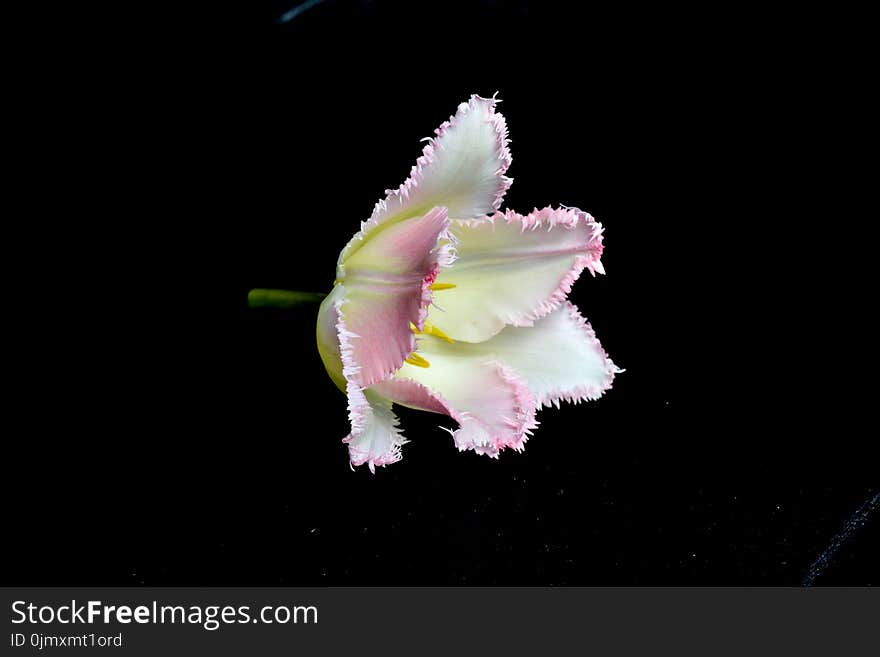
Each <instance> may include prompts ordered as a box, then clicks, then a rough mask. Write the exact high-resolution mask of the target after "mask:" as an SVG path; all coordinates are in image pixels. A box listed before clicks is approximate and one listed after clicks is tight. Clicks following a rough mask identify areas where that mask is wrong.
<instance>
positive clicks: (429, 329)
mask: <svg viewBox="0 0 880 657" xmlns="http://www.w3.org/2000/svg"><path fill="white" fill-rule="evenodd" d="M409 328H410V330H411V331H412V332H413V333H415V334H416V335H422V334H424V335H433V336H434V337H437V338H440V339H441V340H446V342H448V343H449V344H452V343H453V342H455V340H453V339H452V338H450V337H449V336H448V335H446V334H445V333H444V332H443V331H441V330H440V329H438V328H437V327H436V326H434V325H433V324H431V323H430V322H425V328H423V329H422V330H421V331H420V330H419V327H418V326H416V325H415V324H413V323H412V322H410V323H409Z"/></svg>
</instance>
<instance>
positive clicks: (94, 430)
mask: <svg viewBox="0 0 880 657" xmlns="http://www.w3.org/2000/svg"><path fill="white" fill-rule="evenodd" d="M571 4H572V5H574V4H579V3H571ZM289 6H290V5H288V4H285V3H281V2H264V3H247V4H242V5H240V6H228V5H227V6H222V7H218V6H216V5H212V6H210V7H209V6H205V7H199V8H198V9H196V8H195V6H193V7H190V8H189V9H188V10H187V11H185V12H184V11H183V10H181V9H180V8H175V9H174V10H173V11H172V10H166V9H164V8H159V7H152V6H151V7H145V8H144V7H140V8H138V12H137V13H136V15H125V16H123V15H120V14H119V13H118V12H119V11H121V10H119V9H118V8H117V9H116V10H115V11H116V12H117V13H113V11H110V12H109V13H108V10H106V9H101V10H98V9H93V10H92V9H90V10H88V12H87V13H86V14H85V18H86V20H85V21H84V22H86V23H88V24H89V29H88V30H79V29H75V28H73V27H71V24H70V23H67V22H65V18H66V15H60V16H59V15H57V14H54V15H52V16H50V17H49V18H47V17H45V16H43V17H41V18H40V19H39V20H36V21H35V22H32V23H31V25H35V26H36V27H37V30H38V31H44V32H45V33H46V34H45V35H44V36H48V37H49V40H50V42H52V43H55V44H56V45H58V44H63V47H58V48H55V49H50V50H45V51H40V52H37V49H35V48H33V49H31V50H29V51H28V50H25V51H22V53H23V54H22V55H21V59H22V61H24V62H31V63H34V64H36V66H35V68H34V70H35V71H39V74H36V73H35V74H34V75H29V74H28V71H29V70H30V69H27V68H20V71H22V72H24V75H23V76H22V77H23V78H24V79H25V81H26V82H27V83H28V85H29V86H30V87H31V88H32V89H33V90H34V92H35V94H36V93H39V98H40V100H39V101H37V102H34V103H33V108H32V117H31V118H34V117H35V118H36V119H37V122H38V123H39V124H40V126H39V128H38V129H35V130H33V131H27V130H25V129H24V128H21V129H20V130H19V132H20V133H21V134H22V135H23V136H24V137H25V141H28V140H30V147H29V148H27V149H26V151H25V153H24V154H23V155H21V159H20V161H19V165H20V166H19V167H18V173H19V174H23V175H22V176H21V177H22V180H23V182H22V183H21V184H22V190H24V191H25V193H26V197H27V203H26V204H25V205H23V206H22V209H20V210H19V211H18V212H17V213H16V217H17V218H18V221H16V222H15V226H16V228H21V230H22V237H21V238H19V239H17V240H16V241H11V242H9V246H10V247H11V248H10V250H16V249H18V248H21V249H22V250H29V251H30V250H32V251H33V253H34V257H28V258H27V259H25V260H26V262H25V263H24V264H23V265H22V266H21V267H19V268H18V269H16V270H15V272H14V275H13V277H12V278H11V279H10V280H11V281H12V282H13V283H14V284H15V286H16V289H17V291H18V293H19V296H21V297H24V298H23V299H22V300H21V305H17V306H15V308H16V309H17V310H16V311H15V314H17V316H19V317H21V316H24V318H25V319H31V318H34V319H36V321H35V322H33V323H32V324H33V326H32V327H31V328H29V329H27V331H26V334H25V335H23V336H21V337H16V339H15V342H12V343H11V345H12V348H11V349H10V351H11V352H12V353H13V355H14V356H17V357H18V358H19V359H20V360H21V361H23V362H24V364H25V368H24V369H23V371H22V373H21V375H20V379H18V383H17V385H16V386H15V390H16V392H15V393H13V394H12V395H11V396H10V397H9V401H10V402H11V404H12V405H13V406H14V407H15V410H16V411H18V412H19V413H20V414H23V417H24V421H23V422H20V423H16V424H17V427H16V428H14V429H13V430H12V431H10V435H8V436H7V440H6V445H7V448H8V451H7V454H8V457H7V458H6V459H4V461H5V463H4V468H5V471H6V476H5V477H4V480H5V484H6V486H7V494H6V495H5V502H4V504H5V506H6V509H7V510H6V513H5V517H6V518H7V521H6V523H7V527H6V528H5V530H4V535H5V542H6V547H7V556H6V557H5V566H4V576H3V581H4V583H6V584H19V585H25V584H27V585H33V584H79V585H127V584H153V585H221V584H224V585H237V584H248V585H273V584H287V585H322V584H327V585H334V584H335V585H340V584H374V585H390V584H613V585H630V584H647V585H657V584H674V585H678V584H682V585H683V584H727V585H739V584H777V585H780V584H785V585H789V584H798V583H799V582H800V581H801V579H802V578H803V576H804V575H805V573H806V571H807V569H808V567H809V565H810V563H811V562H812V561H813V560H814V559H815V558H816V557H817V556H818V555H819V554H820V553H821V552H822V550H823V549H824V548H825V547H826V546H827V545H828V544H829V543H830V542H831V540H832V538H833V536H834V535H835V534H836V533H837V532H838V531H839V530H840V529H841V528H842V526H843V524H844V523H845V522H846V520H847V519H848V518H849V516H850V514H852V513H853V512H854V511H855V510H856V508H858V507H859V505H860V504H862V503H863V502H864V501H865V500H866V499H867V498H868V497H869V496H870V495H872V494H874V493H876V490H877V478H876V474H875V473H873V472H872V470H873V463H872V459H871V457H870V456H869V454H870V451H871V448H870V447H869V446H870V445H871V444H872V443H874V442H876V439H875V438H872V433H871V431H870V430H867V429H863V428H861V425H860V424H859V423H858V422H857V421H856V420H855V418H854V414H853V409H856V408H860V407H861V406H863V405H864V404H866V403H869V400H868V399H867V397H868V394H867V393H866V392H865V390H864V389H863V388H861V387H860V386H859V385H858V384H857V383H856V382H855V381H854V380H851V379H849V378H848V376H847V373H846V371H845V368H846V367H847V365H848V364H849V365H855V364H856V363H854V362H853V355H854V354H855V355H856V357H858V354H859V353H860V352H858V350H856V349H855V348H854V347H853V343H854V341H855V338H856V337H857V332H858V330H861V329H856V328H851V327H854V326H858V325H861V321H860V315H859V311H855V310H852V309H851V307H850V306H849V305H848V304H847V302H846V301H845V300H844V299H843V297H842V293H841V294H837V293H836V292H835V293H832V294H828V292H829V288H833V287H834V286H833V285H832V283H831V281H830V280H829V278H828V276H829V275H830V272H836V273H838V274H839V273H840V272H841V271H845V272H848V271H849V269H848V268H849V267H851V266H853V265H852V261H853V260H855V259H856V258H854V257H848V255H846V254H850V253H854V252H851V251H847V250H843V252H844V254H845V255H841V247H840V245H839V243H840V241H841V234H843V235H845V234H846V231H847V230H848V228H847V226H849V225H850V224H847V223H846V222H847V221H854V220H855V219H853V217H854V216H855V217H857V216H858V215H851V214H850V215H847V214H846V213H844V212H842V208H843V204H844V200H843V197H844V196H845V194H844V193H842V192H838V191H837V187H836V186H837V184H838V183H839V182H840V180H839V179H840V178H844V177H845V178H846V179H847V181H848V182H849V183H850V184H853V185H857V184H858V179H857V178H852V177H849V176H848V174H843V173H842V172H841V167H842V166H843V164H842V160H841V158H840V157H839V154H838V153H837V151H836V148H837V145H838V143H839V142H840V141H846V140H847V139H848V134H847V130H848V129H851V128H850V127H848V124H847V123H846V122H845V121H841V120H840V117H841V115H842V114H846V115H847V116H850V117H851V116H852V112H851V111H850V109H849V107H847V108H844V109H845V111H842V112H841V109H842V108H841V106H840V105H841V103H842V101H840V98H841V97H840V96H839V95H838V93H837V91H838V90H839V88H840V87H846V86H847V82H846V79H845V76H844V74H843V73H842V72H838V71H836V70H834V71H831V73H832V74H831V75H830V76H829V75H827V73H828V68H829V65H828V64H827V62H826V60H825V59H823V52H824V47H823V45H822V44H823V34H825V32H823V30H822V28H817V27H816V26H815V24H810V26H809V27H807V25H806V23H804V22H803V20H805V17H804V16H801V15H792V14H787V15H783V16H770V15H769V14H768V13H767V12H766V10H762V11H759V10H754V11H753V10H749V9H747V8H744V7H742V6H739V5H738V6H737V8H729V9H723V8H719V9H716V10H713V11H712V13H708V12H706V11H705V10H687V11H685V10H681V11H678V10H674V9H670V8H664V9H654V10H645V9H641V8H637V7H635V6H627V7H620V8H619V9H617V10H614V11H611V10H608V9H606V8H598V7H597V6H594V5H591V4H583V5H582V6H579V8H578V9H574V8H572V6H566V5H554V4H552V3H529V2H446V3H440V2H408V3H407V2H391V1H380V0H376V1H375V2H345V1H343V0H338V1H334V0H327V1H326V2H324V3H322V4H320V5H319V6H317V7H315V8H313V9H311V10H309V11H307V12H305V13H303V14H301V15H300V16H298V17H297V18H296V19H294V20H293V21H291V22H290V23H287V24H278V23H277V22H276V19H277V18H278V17H279V16H280V15H281V14H282V13H283V12H284V11H285V10H286V9H288V8H289ZM68 11H71V12H72V11H73V10H70V9H69V10H68ZM80 11H86V10H83V9H82V8H78V9H77V12H80ZM79 17H80V18H82V16H81V15H80V16H79ZM811 18H816V17H811ZM828 29H829V30H830V28H828ZM832 68H833V67H832ZM495 92H498V93H499V97H500V98H501V99H502V101H503V102H502V104H501V105H500V110H501V111H502V112H503V113H504V114H505V116H506V117H507V120H508V125H509V128H510V133H511V138H512V145H511V148H512V152H513V165H512V167H511V169H510V171H509V173H510V175H512V176H513V177H514V179H515V183H514V185H513V187H512V188H511V190H510V191H509V192H508V195H507V197H506V200H505V206H506V207H511V208H514V209H517V210H518V211H521V212H526V211H529V210H531V209H532V208H533V207H535V206H537V207H543V206H544V205H547V204H558V203H564V204H566V205H573V206H578V207H580V208H582V209H584V210H586V211H588V212H590V213H592V214H593V215H594V216H595V217H596V218H597V219H598V220H599V221H601V222H602V223H603V224H604V226H605V229H606V233H605V244H606V252H605V257H603V262H604V263H605V266H606V268H607V271H608V274H607V276H604V277H597V278H592V277H590V276H588V275H587V276H585V277H583V278H582V279H581V280H580V281H579V282H578V283H577V285H576V286H575V290H574V292H573V295H572V298H573V300H574V301H575V302H576V303H577V305H578V306H579V307H580V308H581V311H582V313H583V314H584V315H585V316H586V317H587V318H588V319H589V320H590V321H591V323H592V324H593V326H594V328H595V329H596V331H597V333H598V336H599V338H600V339H601V340H602V343H603V345H604V346H605V348H606V349H607V350H608V352H609V354H610V355H611V356H612V358H614V360H615V362H616V363H617V364H618V365H620V366H621V367H623V368H625V369H626V370H627V371H626V373H625V374H622V375H620V376H619V377H618V379H617V380H616V381H615V384H614V387H613V389H612V390H611V391H610V392H609V393H607V395H606V396H605V397H604V398H603V399H602V400H600V401H599V402H595V403H590V404H585V405H580V406H566V407H563V408H562V409H561V410H559V411H555V410H554V411H545V412H542V413H541V414H540V416H539V419H540V421H541V426H540V428H539V430H538V431H537V432H536V434H535V436H534V438H532V439H531V440H530V441H529V443H528V445H527V448H526V450H525V452H524V453H522V454H516V453H512V452H510V453H504V454H503V455H502V456H501V458H500V459H499V460H498V461H494V460H490V459H488V458H485V457H479V456H476V455H474V454H473V453H458V452H457V451H456V450H455V448H454V447H453V445H452V443H451V440H450V438H449V436H448V434H446V433H445V432H443V431H441V430H439V429H438V428H437V424H438V422H440V423H444V421H443V420H442V419H440V418H438V416H432V415H429V414H422V413H417V412H411V411H407V410H406V409H403V410H402V411H401V412H400V416H401V418H402V421H403V425H404V427H405V431H406V434H407V436H408V437H409V438H410V440H411V442H410V444H408V445H407V446H406V447H405V448H404V459H403V461H402V462H400V463H398V464H395V465H392V466H389V467H386V468H381V469H379V471H378V472H377V473H376V474H375V475H373V474H371V473H370V472H369V471H367V470H366V469H365V468H361V469H358V470H357V471H355V472H352V471H351V470H350V469H349V466H348V460H347V452H346V449H345V446H344V445H342V444H341V443H340V439H341V438H342V437H343V436H345V435H346V434H347V432H348V423H347V417H346V409H345V399H344V397H343V396H342V395H341V394H340V393H339V392H338V391H337V390H336V389H335V387H334V386H333V384H332V383H331V382H330V380H329V379H328V378H327V376H326V375H325V373H324V371H323V367H322V365H321V363H320V360H319V358H318V355H317V352H316V349H315V346H314V319H315V317H314V311H313V310H302V311H277V312H276V311H252V310H248V309H247V308H246V306H245V297H246V294H247V291H248V290H249V289H250V288H252V287H278V288H290V289H300V290H314V291H326V290H328V289H329V287H330V286H331V284H332V280H333V277H334V266H335V262H336V256H337V254H338V252H339V250H340V249H341V248H342V246H343V245H344V244H345V243H346V241H347V240H348V239H349V237H350V236H351V234H353V233H354V232H355V231H356V230H357V228H358V224H359V222H360V221H361V220H363V219H365V218H367V217H368V216H369V213H370V211H371V209H372V206H373V204H374V203H375V202H376V200H378V198H380V197H381V196H382V195H383V190H384V189H386V188H389V187H394V186H396V185H398V184H399V183H400V182H401V181H402V180H403V179H404V178H405V177H406V175H407V174H408V172H409V168H410V166H411V165H412V163H413V162H414V160H415V158H416V157H417V155H418V154H419V152H420V149H421V145H420V143H419V139H421V138H422V137H425V136H429V135H431V134H432V131H433V129H434V128H435V127H437V126H438V125H439V124H440V123H441V122H442V121H443V120H445V119H446V118H448V116H449V115H450V114H451V113H453V112H454V110H455V108H456V106H457V104H458V103H460V102H462V101H464V100H466V99H467V98H468V97H469V95H470V94H472V93H477V94H480V95H483V96H491V95H492V94H493V93H495ZM33 97H34V98H36V97H37V96H36V95H35V96H33ZM853 111H854V110H853ZM829 197H833V198H831V206H830V207H831V209H829V206H828V205H827V202H828V200H829ZM841 215H844V216H843V217H842V218H841ZM841 222H843V223H841ZM853 277H854V279H857V278H858V276H856V275H855V274H853ZM844 289H845V288H844ZM16 298H17V299H18V297H16ZM16 303H18V301H16ZM834 336H839V337H834ZM446 424H447V426H448V422H446ZM878 546H880V538H878V523H877V522H873V523H868V524H867V526H865V527H863V528H862V529H861V531H860V532H859V533H858V534H857V535H856V537H855V538H854V539H853V540H851V541H849V542H847V543H846V544H845V545H844V546H843V547H842V548H841V550H840V552H839V553H838V554H837V556H836V558H835V560H834V561H833V562H832V564H831V566H830V567H829V569H828V570H827V572H825V573H823V575H822V576H820V578H819V579H818V580H817V583H819V584H877V583H878V581H880V572H878V565H877V559H876V554H877V553H878Z"/></svg>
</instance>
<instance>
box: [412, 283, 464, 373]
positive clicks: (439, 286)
mask: <svg viewBox="0 0 880 657" xmlns="http://www.w3.org/2000/svg"><path fill="white" fill-rule="evenodd" d="M454 287H455V283H432V284H431V289H432V290H433V291H434V292H439V291H440V290H451V289H452V288H454ZM409 328H410V330H411V331H412V332H413V333H415V334H416V335H433V336H434V337H435V338H440V339H441V340H446V342H448V343H449V344H452V343H453V342H455V340H453V339H452V338H450V337H449V336H448V335H446V333H444V332H443V331H441V330H440V329H439V328H437V327H436V326H434V325H433V324H431V323H430V322H425V325H424V326H423V327H422V330H421V331H420V330H419V327H418V326H416V325H415V324H413V323H412V322H410V323H409ZM405 362H407V363H409V364H410V365H415V366H416V367H431V363H429V362H428V361H427V360H425V359H424V358H423V357H422V356H419V354H418V353H417V352H415V351H414V352H413V353H412V354H410V356H409V358H407V359H406V361H405Z"/></svg>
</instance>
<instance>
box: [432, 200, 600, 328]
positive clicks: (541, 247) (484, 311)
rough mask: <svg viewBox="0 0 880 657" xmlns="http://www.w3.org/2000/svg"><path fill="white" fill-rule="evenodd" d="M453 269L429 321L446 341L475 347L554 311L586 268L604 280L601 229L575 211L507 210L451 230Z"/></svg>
mask: <svg viewBox="0 0 880 657" xmlns="http://www.w3.org/2000/svg"><path fill="white" fill-rule="evenodd" d="M451 230H452V232H453V234H454V235H455V237H456V238H457V240H458V245H457V251H458V260H457V261H456V262H455V266H454V267H452V268H450V269H447V270H444V271H441V272H440V273H439V274H438V276H437V283H439V284H444V285H450V286H454V288H455V289H452V290H450V291H448V292H442V293H440V295H438V297H437V300H436V307H435V308H432V309H431V311H430V313H429V317H428V321H429V322H431V323H432V324H434V325H436V326H438V327H439V328H441V329H442V330H443V331H444V332H445V333H446V334H447V335H449V336H450V337H452V338H454V339H456V340H463V341H466V342H481V341H484V340H487V339H489V338H491V337H492V336H493V335H496V334H497V333H498V332H499V331H501V329H503V328H504V327H505V326H507V325H512V326H531V325H532V324H534V322H535V321H536V320H537V319H540V318H541V317H543V316H545V315H547V314H548V313H549V312H551V311H553V310H554V309H555V308H558V307H559V305H560V304H562V302H563V301H565V298H566V296H567V295H568V293H569V292H570V291H571V286H572V284H573V283H574V281H575V280H577V278H578V276H580V273H581V272H582V271H583V270H584V269H585V268H586V269H589V270H590V273H592V274H596V273H597V272H598V273H600V274H601V273H604V272H605V270H604V268H603V267H602V262H601V260H600V258H601V256H602V249H603V246H602V225H601V224H599V223H598V222H596V221H595V220H594V219H593V217H592V216H590V215H589V214H587V213H586V212H582V211H580V210H578V209H576V208H561V209H553V208H549V207H548V208H544V209H543V210H535V211H534V212H532V213H531V214H529V215H526V216H522V215H520V214H517V213H515V212H512V211H509V210H508V211H507V212H505V213H498V214H495V215H494V216H492V217H489V218H484V219H481V220H472V221H458V222H454V223H453V225H452V229H451Z"/></svg>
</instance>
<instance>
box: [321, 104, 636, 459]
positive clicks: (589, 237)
mask: <svg viewBox="0 0 880 657" xmlns="http://www.w3.org/2000/svg"><path fill="white" fill-rule="evenodd" d="M497 102H498V101H497V100H496V99H494V98H492V99H486V98H480V97H479V96H472V97H471V99H470V101H469V102H467V103H462V104H461V105H459V107H458V111H457V112H456V114H455V115H454V116H453V117H451V118H450V120H449V121H447V122H446V123H444V124H443V125H441V126H440V127H439V128H438V129H437V130H436V136H435V137H434V138H433V139H431V140H430V141H429V143H428V144H427V145H426V146H425V149H424V151H423V153H422V156H421V157H420V158H419V159H418V160H417V162H416V165H415V166H414V167H413V169H412V171H411V173H410V177H409V178H408V179H407V180H406V182H404V183H403V184H402V185H401V186H400V187H399V188H398V189H396V190H388V191H387V192H386V194H387V196H386V198H385V199H384V200H381V201H379V202H378V203H377V204H376V206H375V208H374V210H373V214H372V216H371V217H370V218H369V220H367V221H365V222H363V223H362V224H361V229H360V232H358V233H357V234H356V235H355V236H354V237H353V238H352V239H351V241H350V242H349V243H348V245H346V247H345V248H344V249H343V250H342V253H341V254H340V256H339V261H338V263H337V267H336V282H335V285H334V288H333V291H332V292H331V293H330V294H329V295H328V296H327V298H326V299H325V300H324V301H323V303H322V304H321V308H320V310H319V314H318V326H317V341H318V350H319V352H320V354H321V359H322V360H323V362H324V365H325V367H326V369H327V372H328V373H329V375H330V377H331V378H332V379H333V381H334V382H335V383H336V385H337V386H338V387H339V388H340V389H341V390H342V391H343V392H345V393H347V395H348V412H349V419H350V421H351V433H350V435H349V436H348V437H347V438H345V439H344V442H346V443H348V449H349V456H350V459H351V463H352V465H362V464H364V463H366V464H368V466H369V468H370V470H373V471H375V467H376V466H382V465H387V464H389V463H394V462H395V461H398V460H400V458H401V450H400V448H401V445H403V444H404V443H405V442H406V439H405V438H404V437H403V434H402V432H401V430H400V428H399V421H398V419H397V417H396V416H395V415H394V413H393V411H392V403H394V404H399V405H403V406H408V407H411V408H415V409H420V410H425V411H432V412H435V413H442V414H445V415H448V416H449V417H451V418H453V419H454V420H455V421H456V422H457V423H458V428H457V429H456V430H454V431H451V430H448V429H447V430H448V431H450V433H451V434H452V437H453V439H454V441H455V444H456V446H457V447H458V448H459V450H466V449H472V450H474V451H475V452H478V453H481V454H488V455H489V456H492V457H497V456H498V454H499V452H500V451H502V450H503V449H505V448H508V447H509V448H513V449H515V450H517V451H519V450H521V449H522V448H523V445H524V443H525V442H526V440H527V438H528V436H529V435H530V434H531V432H532V430H533V429H534V428H535V427H536V426H537V424H538V423H537V421H536V419H535V412H536V410H537V409H538V408H540V407H546V406H551V405H555V406H557V407H558V406H559V402H560V401H569V402H575V403H577V402H580V401H583V400H588V399H596V398H598V397H599V396H601V395H602V393H603V392H604V391H605V390H607V389H608V388H609V387H610V386H611V382H612V380H613V379H614V375H615V374H616V373H617V372H619V371H621V370H618V368H617V367H616V366H615V365H614V363H612V362H611V360H610V359H609V358H608V356H607V355H606V354H605V352H604V351H603V349H602V347H601V346H600V345H599V342H598V341H597V340H596V336H595V334H594V333H593V330H592V329H591V328H590V325H589V324H588V323H587V322H586V321H585V320H584V319H583V317H581V315H580V314H579V313H578V310H577V308H576V307H575V306H574V305H573V304H571V303H570V302H569V301H567V300H566V296H567V295H568V293H569V291H570V290H571V286H572V284H573V283H574V281H575V280H576V279H577V278H578V276H579V275H580V273H581V272H582V271H583V270H584V269H588V270H589V271H590V273H592V274H594V275H595V273H596V272H598V273H604V269H603V267H602V263H601V262H600V257H601V255H602V248H603V246H602V226H601V224H599V223H597V222H596V221H595V220H594V219H593V217H591V216H590V215H589V214H587V213H585V212H582V211H580V210H578V209H575V208H569V207H565V206H562V207H559V208H550V207H548V208H544V209H543V210H535V211H534V212H532V213H530V214H528V215H525V216H523V215H520V214H517V213H515V212H512V211H510V210H507V211H505V212H499V211H498V208H499V207H500V206H501V202H502V200H503V198H504V193H505V192H506V191H507V189H508V188H509V187H510V184H511V182H512V180H511V179H510V178H508V177H506V176H505V175H504V174H505V172H506V171H507V168H508V166H509V165H510V162H511V157H510V150H509V148H508V138H507V126H506V123H505V121H504V117H503V116H502V115H501V114H499V113H498V112H496V110H495V106H496V103H497Z"/></svg>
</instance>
